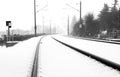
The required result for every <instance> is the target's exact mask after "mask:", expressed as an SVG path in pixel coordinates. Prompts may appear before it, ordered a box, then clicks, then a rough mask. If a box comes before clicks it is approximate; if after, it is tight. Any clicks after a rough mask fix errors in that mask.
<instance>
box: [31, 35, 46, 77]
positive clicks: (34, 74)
mask: <svg viewBox="0 0 120 77" xmlns="http://www.w3.org/2000/svg"><path fill="white" fill-rule="evenodd" d="M44 37H45V36H43V37H41V38H40V41H39V42H38V44H37V47H36V51H35V57H34V62H33V66H32V72H31V77H37V75H38V59H39V46H40V43H41V40H42V39H43V38H44Z"/></svg>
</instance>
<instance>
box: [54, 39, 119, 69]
mask: <svg viewBox="0 0 120 77" xmlns="http://www.w3.org/2000/svg"><path fill="white" fill-rule="evenodd" d="M52 38H53V39H54V40H56V41H57V42H59V43H61V44H63V45H65V46H67V47H69V48H71V49H73V50H75V51H77V52H79V53H81V54H83V55H86V56H88V57H91V58H93V59H95V60H97V61H99V62H101V63H103V64H105V65H107V66H109V67H111V68H113V69H116V70H118V71H120V64H117V63H115V62H112V61H110V60H107V59H104V58H102V57H99V56H96V55H94V54H91V53H89V52H86V51H83V50H81V49H79V48H76V47H73V46H72V45H69V44H67V43H64V42H62V41H60V40H58V39H56V38H54V37H52Z"/></svg>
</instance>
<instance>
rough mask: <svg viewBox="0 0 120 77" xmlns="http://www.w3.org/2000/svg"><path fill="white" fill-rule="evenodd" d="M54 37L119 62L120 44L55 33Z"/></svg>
mask: <svg viewBox="0 0 120 77" xmlns="http://www.w3.org/2000/svg"><path fill="white" fill-rule="evenodd" d="M54 37H55V38H56V39H58V40H60V41H63V42H65V43H67V44H70V45H72V46H74V47H76V48H79V49H81V50H83V51H86V52H89V53H92V54H95V55H97V56H100V57H102V58H105V59H107V60H110V61H112V62H115V63H118V64H120V45H119V44H110V43H103V42H95V41H88V40H82V39H75V38H69V37H64V36H59V35H56V36H54Z"/></svg>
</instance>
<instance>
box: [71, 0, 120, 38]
mask: <svg viewBox="0 0 120 77" xmlns="http://www.w3.org/2000/svg"><path fill="white" fill-rule="evenodd" d="M117 3H118V1H117V0H114V4H113V6H112V7H109V6H108V5H107V4H104V7H103V8H102V10H101V11H100V13H99V14H98V17H97V18H95V16H94V14H92V13H88V14H87V15H86V16H85V17H84V19H82V21H80V20H79V21H78V22H76V23H75V24H74V27H73V31H72V35H74V36H85V37H88V36H89V37H98V35H101V36H102V35H103V36H107V37H114V38H117V37H118V35H117V33H119V31H120V8H118V7H117ZM80 22H81V23H80Z"/></svg>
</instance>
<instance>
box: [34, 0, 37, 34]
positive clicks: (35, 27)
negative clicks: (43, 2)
mask: <svg viewBox="0 0 120 77" xmlns="http://www.w3.org/2000/svg"><path fill="white" fill-rule="evenodd" d="M34 29H35V36H36V35H37V26H36V0H34Z"/></svg>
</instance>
